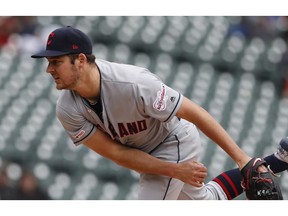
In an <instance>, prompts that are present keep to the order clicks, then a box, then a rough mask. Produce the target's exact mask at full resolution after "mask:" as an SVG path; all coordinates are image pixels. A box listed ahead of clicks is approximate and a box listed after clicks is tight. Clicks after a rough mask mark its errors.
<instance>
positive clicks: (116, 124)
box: [56, 59, 220, 200]
mask: <svg viewBox="0 0 288 216" xmlns="http://www.w3.org/2000/svg"><path fill="white" fill-rule="evenodd" d="M96 63H97V66H98V68H99V70H100V86H101V87H100V89H101V93H100V94H101V97H100V99H101V100H100V102H101V104H102V114H97V109H96V108H95V106H94V107H93V106H91V104H89V102H88V101H87V100H85V99H83V98H82V97H80V96H79V95H78V94H77V93H76V92H74V91H70V90H62V92H61V94H60V96H59V98H58V101H57V107H56V113H57V117H58V119H59V120H60V122H61V123H62V125H63V127H64V128H65V130H66V131H67V133H68V135H69V136H70V138H71V139H72V140H73V142H74V143H75V144H76V145H79V144H80V143H83V142H85V140H87V139H89V137H91V136H92V135H93V134H94V133H95V131H96V130H97V128H99V129H101V130H103V131H105V132H107V133H108V134H109V135H110V137H111V138H112V139H114V140H117V141H119V142H120V143H122V144H124V145H127V146H130V147H133V148H137V149H140V150H142V151H145V152H147V153H150V154H151V155H153V156H155V157H157V158H160V159H162V160H166V161H171V162H175V163H179V162H181V161H184V160H188V159H193V160H196V161H197V160H199V154H200V151H201V144H200V143H201V142H200V137H199V133H198V131H197V129H196V127H195V125H193V124H192V123H190V122H187V121H186V120H183V119H182V120H181V119H178V118H177V117H176V116H175V114H176V113H177V111H178V109H179V107H180V105H181V102H182V100H183V95H181V94H180V93H179V92H177V91H175V90H173V89H172V88H170V87H168V86H167V85H165V84H164V83H163V82H162V81H161V80H160V79H159V78H158V77H157V76H155V75H154V74H153V73H151V72H149V71H148V70H147V69H145V68H141V67H137V66H132V65H126V64H118V63H111V62H107V61H104V60H100V59H97V60H96ZM98 103H99V102H98ZM103 145H105V143H103ZM217 190H218V189H217ZM217 190H215V187H214V186H213V187H212V186H211V184H207V185H203V187H201V188H195V187H192V186H191V185H188V184H185V183H183V182H181V181H180V180H178V179H171V178H169V177H167V176H158V175H150V174H141V178H140V188H139V199H173V200H175V199H218V198H219V192H217ZM219 190H220V189H219Z"/></svg>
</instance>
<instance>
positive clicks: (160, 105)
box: [153, 83, 168, 111]
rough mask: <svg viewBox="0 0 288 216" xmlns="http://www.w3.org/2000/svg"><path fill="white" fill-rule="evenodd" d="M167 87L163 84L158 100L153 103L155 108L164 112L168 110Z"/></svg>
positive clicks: (158, 93)
mask: <svg viewBox="0 0 288 216" xmlns="http://www.w3.org/2000/svg"><path fill="white" fill-rule="evenodd" d="M166 93H167V92H166V87H165V85H164V84H163V83H162V84H161V90H160V91H158V92H157V98H156V100H155V101H154V103H153V108H154V109H156V110H158V111H163V110H165V109H166V107H167V104H166V102H167V99H168V96H167V95H166Z"/></svg>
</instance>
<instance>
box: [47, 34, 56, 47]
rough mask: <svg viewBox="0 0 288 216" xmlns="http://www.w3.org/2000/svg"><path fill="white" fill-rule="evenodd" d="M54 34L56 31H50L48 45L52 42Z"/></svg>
mask: <svg viewBox="0 0 288 216" xmlns="http://www.w3.org/2000/svg"><path fill="white" fill-rule="evenodd" d="M54 36H55V33H54V32H52V33H50V35H49V38H48V42H47V45H50V44H51V43H52V38H53V37H54Z"/></svg>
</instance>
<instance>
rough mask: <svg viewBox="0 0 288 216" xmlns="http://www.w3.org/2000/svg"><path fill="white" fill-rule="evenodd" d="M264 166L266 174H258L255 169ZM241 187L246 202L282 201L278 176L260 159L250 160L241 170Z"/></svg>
mask: <svg viewBox="0 0 288 216" xmlns="http://www.w3.org/2000/svg"><path fill="white" fill-rule="evenodd" d="M261 165H264V166H265V167H266V168H267V170H268V172H263V173H261V172H258V171H257V168H258V167H259V166H261ZM241 174H242V176H243V180H242V182H241V186H242V187H243V189H244V192H245V193H246V197H247V199H248V200H283V196H282V192H281V189H280V187H279V182H278V179H277V178H278V176H277V175H275V174H274V173H273V172H272V170H271V169H270V168H269V166H268V165H267V163H266V162H265V161H264V160H262V159H261V158H255V157H254V158H252V159H251V160H250V161H249V162H248V163H247V164H246V165H245V166H244V167H243V168H242V169H241Z"/></svg>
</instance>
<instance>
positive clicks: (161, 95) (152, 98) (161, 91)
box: [138, 72, 183, 122]
mask: <svg viewBox="0 0 288 216" xmlns="http://www.w3.org/2000/svg"><path fill="white" fill-rule="evenodd" d="M139 78H140V79H139V81H138V97H139V98H140V100H139V101H141V103H142V108H143V112H144V113H145V114H146V115H149V116H151V117H152V118H156V119H158V120H160V121H162V122H168V121H170V120H171V119H172V118H173V117H174V116H175V115H176V113H177V111H178V109H179V108H180V105H181V103H182V100H183V95H182V94H180V93H179V92H177V91H176V90H174V89H172V88H171V87H169V86H167V85H166V84H164V83H163V82H162V81H161V80H160V79H159V78H158V77H157V76H155V75H154V74H152V73H149V72H148V73H145V74H143V75H142V76H140V77H139Z"/></svg>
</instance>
